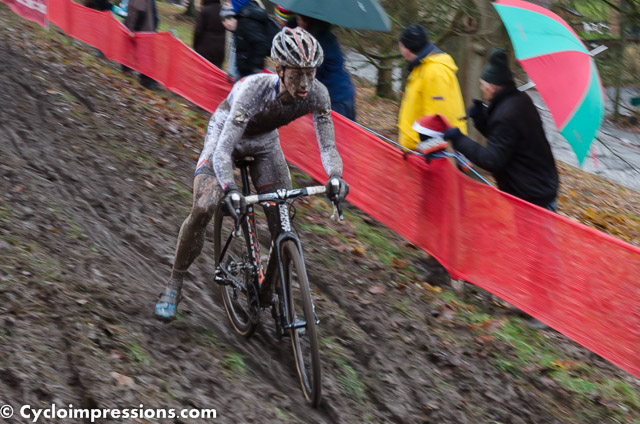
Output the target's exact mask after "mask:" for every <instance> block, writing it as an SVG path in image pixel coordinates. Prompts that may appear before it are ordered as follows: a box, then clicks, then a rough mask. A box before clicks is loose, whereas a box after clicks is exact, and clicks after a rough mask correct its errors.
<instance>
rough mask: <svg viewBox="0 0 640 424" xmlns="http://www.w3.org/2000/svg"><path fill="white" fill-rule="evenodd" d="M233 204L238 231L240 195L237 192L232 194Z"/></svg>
mask: <svg viewBox="0 0 640 424" xmlns="http://www.w3.org/2000/svg"><path fill="white" fill-rule="evenodd" d="M231 205H232V206H233V211H234V212H235V221H236V231H238V229H239V228H240V195H239V194H237V193H232V194H231Z"/></svg>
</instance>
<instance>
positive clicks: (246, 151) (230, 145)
mask: <svg viewBox="0 0 640 424" xmlns="http://www.w3.org/2000/svg"><path fill="white" fill-rule="evenodd" d="M279 90H280V78H279V77H278V75H276V74H256V75H250V76H248V77H245V78H243V79H241V80H240V81H238V82H237V83H236V84H235V85H234V86H233V89H232V90H231V93H229V95H228V96H227V98H226V99H225V100H223V101H222V103H220V105H219V106H218V108H217V109H216V111H215V112H214V114H213V116H212V117H211V120H210V121H209V127H208V128H207V135H206V137H205V142H204V148H203V150H202V153H201V154H200V159H199V160H198V165H197V167H196V174H198V173H200V170H201V168H204V167H211V168H213V171H214V172H215V176H216V177H217V179H218V182H219V183H220V185H221V186H222V188H223V189H224V188H226V187H227V185H228V184H230V183H232V182H233V161H234V160H235V159H238V158H241V157H243V156H247V155H253V154H264V153H266V152H267V151H270V150H272V149H277V150H280V142H279V138H278V131H277V128H279V127H281V126H283V125H286V124H288V123H289V122H291V121H293V120H295V119H297V118H299V117H301V116H304V115H306V114H308V113H311V114H312V118H313V124H314V127H315V130H316V137H317V138H318V145H319V146H320V155H321V159H322V165H323V167H324V169H325V171H326V172H327V175H333V174H336V175H342V160H341V159H340V155H339V154H338V150H337V149H336V144H335V135H334V129H333V121H332V119H331V101H330V99H329V94H328V92H327V89H326V88H325V86H324V85H322V84H321V83H320V82H318V80H316V79H314V81H313V85H312V86H311V90H309V93H308V94H307V97H306V98H304V99H297V100H296V101H295V102H293V103H290V104H287V103H282V101H281V100H280V98H279V97H278V92H279Z"/></svg>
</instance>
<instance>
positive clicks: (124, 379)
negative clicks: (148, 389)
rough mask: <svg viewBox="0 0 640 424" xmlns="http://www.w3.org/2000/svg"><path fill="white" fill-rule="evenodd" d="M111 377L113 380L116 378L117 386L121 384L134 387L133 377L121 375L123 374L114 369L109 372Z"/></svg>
mask: <svg viewBox="0 0 640 424" xmlns="http://www.w3.org/2000/svg"><path fill="white" fill-rule="evenodd" d="M110 375H111V377H113V379H114V380H116V383H118V386H122V387H134V386H135V383H134V382H133V378H131V377H129V376H126V375H123V374H119V373H117V372H115V371H112V372H111V374H110Z"/></svg>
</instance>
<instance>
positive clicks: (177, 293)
mask: <svg viewBox="0 0 640 424" xmlns="http://www.w3.org/2000/svg"><path fill="white" fill-rule="evenodd" d="M181 300H182V289H181V288H180V287H175V286H171V285H169V286H167V288H166V289H165V290H164V292H163V293H160V298H159V299H158V303H156V310H155V317H156V318H157V319H159V320H160V321H166V322H169V321H173V320H174V319H176V313H177V312H178V304H179V303H180V301H181Z"/></svg>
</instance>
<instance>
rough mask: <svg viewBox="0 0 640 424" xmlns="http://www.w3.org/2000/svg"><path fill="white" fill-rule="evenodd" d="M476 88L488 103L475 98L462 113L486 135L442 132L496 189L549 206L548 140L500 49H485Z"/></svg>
mask: <svg viewBox="0 0 640 424" xmlns="http://www.w3.org/2000/svg"><path fill="white" fill-rule="evenodd" d="M480 90H481V91H482V95H483V98H484V100H485V101H486V102H488V107H487V106H485V105H484V104H483V103H482V101H480V100H477V99H476V100H474V101H473V102H474V104H473V106H471V108H470V109H469V112H468V116H469V117H470V118H472V119H473V122H474V124H475V127H476V128H477V129H478V131H480V132H481V133H482V135H484V136H485V137H486V138H487V140H488V144H487V146H486V147H484V146H482V145H481V144H479V143H476V142H475V141H473V140H471V139H470V138H468V137H466V136H465V135H464V134H462V133H461V132H460V131H459V130H457V131H456V129H455V128H452V129H449V130H447V131H446V132H445V138H446V139H448V140H450V141H451V143H452V144H453V148H454V149H455V150H458V151H459V152H460V153H462V154H463V155H465V156H466V157H467V158H468V159H469V160H470V161H471V162H473V163H475V164H476V165H478V166H479V167H481V168H484V169H486V170H487V171H490V172H491V173H492V174H493V176H494V177H495V179H496V182H497V183H498V188H499V189H500V190H502V191H504V192H506V193H509V194H512V195H514V196H516V197H519V198H521V199H523V200H526V201H527V202H530V203H533V204H534V205H538V206H542V207H543V208H546V209H549V210H552V211H555V210H556V208H557V201H556V197H557V195H558V184H559V183H558V181H559V179H558V170H557V168H556V164H555V161H554V159H553V154H552V152H551V146H550V145H549V142H548V141H547V137H546V136H545V133H544V129H543V127H542V120H541V119H540V114H538V110H537V109H536V107H535V105H534V104H533V102H532V101H531V98H530V97H529V96H528V95H527V94H526V93H523V92H521V91H519V90H518V89H517V88H516V86H515V83H514V81H513V77H512V74H511V70H510V69H509V65H508V57H507V54H506V52H505V51H504V50H502V49H494V50H492V51H491V53H490V55H489V64H488V65H487V66H486V67H485V68H484V69H483V71H482V74H481V75H480Z"/></svg>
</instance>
